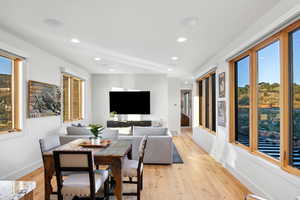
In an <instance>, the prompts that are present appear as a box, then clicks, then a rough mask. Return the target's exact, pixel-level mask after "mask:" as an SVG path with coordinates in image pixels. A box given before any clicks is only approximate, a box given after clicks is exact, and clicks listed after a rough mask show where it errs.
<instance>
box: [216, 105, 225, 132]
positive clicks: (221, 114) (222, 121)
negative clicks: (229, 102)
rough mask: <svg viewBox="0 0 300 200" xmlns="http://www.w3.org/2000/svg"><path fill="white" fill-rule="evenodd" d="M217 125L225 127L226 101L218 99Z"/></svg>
mask: <svg viewBox="0 0 300 200" xmlns="http://www.w3.org/2000/svg"><path fill="white" fill-rule="evenodd" d="M218 125H219V126H223V127H226V101H218Z"/></svg>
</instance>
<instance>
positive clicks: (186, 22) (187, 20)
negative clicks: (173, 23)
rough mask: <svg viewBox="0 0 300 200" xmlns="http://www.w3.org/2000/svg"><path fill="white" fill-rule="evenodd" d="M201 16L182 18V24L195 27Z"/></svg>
mask: <svg viewBox="0 0 300 200" xmlns="http://www.w3.org/2000/svg"><path fill="white" fill-rule="evenodd" d="M199 21H200V20H199V18H198V17H195V16H194V17H186V18H184V19H183V20H182V22H181V24H182V25H183V26H185V27H188V28H193V27H195V26H197V25H198V24H199Z"/></svg>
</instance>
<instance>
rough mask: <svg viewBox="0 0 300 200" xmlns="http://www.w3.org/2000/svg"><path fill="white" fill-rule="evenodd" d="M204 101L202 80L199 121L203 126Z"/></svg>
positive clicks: (200, 82) (200, 83)
mask: <svg viewBox="0 0 300 200" xmlns="http://www.w3.org/2000/svg"><path fill="white" fill-rule="evenodd" d="M202 103H203V84H202V81H199V123H200V126H203V117H202V116H203V115H202V113H203V109H202Z"/></svg>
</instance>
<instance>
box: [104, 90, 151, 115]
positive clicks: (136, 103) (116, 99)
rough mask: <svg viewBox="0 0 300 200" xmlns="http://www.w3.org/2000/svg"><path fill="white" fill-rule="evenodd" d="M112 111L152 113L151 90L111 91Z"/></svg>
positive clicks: (118, 112)
mask: <svg viewBox="0 0 300 200" xmlns="http://www.w3.org/2000/svg"><path fill="white" fill-rule="evenodd" d="M109 102H110V106H109V107H110V112H117V114H150V92H149V91H138V92H129V91H128V92H109Z"/></svg>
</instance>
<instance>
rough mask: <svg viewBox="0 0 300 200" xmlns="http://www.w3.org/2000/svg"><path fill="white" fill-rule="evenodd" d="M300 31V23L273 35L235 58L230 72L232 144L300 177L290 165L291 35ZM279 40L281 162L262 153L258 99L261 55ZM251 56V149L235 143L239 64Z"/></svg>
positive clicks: (296, 170) (298, 171)
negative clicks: (259, 142) (259, 135)
mask: <svg viewBox="0 0 300 200" xmlns="http://www.w3.org/2000/svg"><path fill="white" fill-rule="evenodd" d="M299 28H300V20H298V21H296V22H294V23H292V24H291V25H289V26H287V27H286V28H284V29H282V30H281V31H279V32H277V33H275V34H273V35H272V36H270V37H269V38H267V39H265V40H264V41H262V42H260V43H258V44H257V45H255V46H254V47H252V48H251V49H249V50H248V51H246V52H245V53H243V54H241V55H239V56H237V57H236V58H233V59H232V60H230V61H229V72H230V74H229V75H230V78H229V80H230V118H229V119H230V127H229V142H230V143H232V144H235V145H237V146H240V147H242V148H244V149H246V150H247V151H249V152H251V153H252V154H254V155H258V156H259V157H261V158H263V159H266V160H268V161H270V162H271V163H273V164H275V165H278V166H280V167H281V168H282V169H283V170H285V171H287V172H289V173H291V174H294V175H297V176H300V169H297V168H295V167H293V166H291V165H290V163H289V155H290V154H289V151H290V125H291V121H290V120H291V119H290V111H291V110H290V97H291V96H290V95H291V94H290V90H291V85H290V76H291V74H290V64H291V63H290V59H289V50H290V49H289V47H290V44H289V35H290V33H291V32H293V31H295V30H297V29H299ZM276 41H279V42H280V102H279V107H280V160H277V159H275V158H272V157H271V156H269V155H267V154H264V153H262V152H259V151H258V129H257V127H258V126H257V122H258V113H257V108H258V100H257V84H256V83H257V78H258V66H257V52H258V51H259V50H260V49H263V48H265V47H267V46H268V45H270V44H272V43H274V42H276ZM246 56H249V58H250V63H249V68H250V72H249V73H250V74H249V76H250V77H249V80H250V86H249V87H250V97H249V98H250V122H249V123H250V127H249V132H250V133H249V134H250V147H246V146H245V145H242V144H240V143H238V142H236V141H235V134H236V131H235V114H234V113H235V88H234V87H235V63H236V62H237V61H239V60H241V59H242V58H244V57H246Z"/></svg>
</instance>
